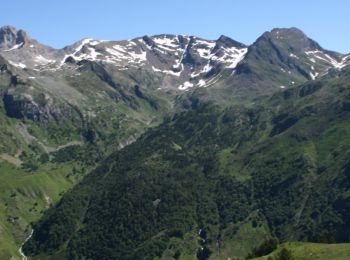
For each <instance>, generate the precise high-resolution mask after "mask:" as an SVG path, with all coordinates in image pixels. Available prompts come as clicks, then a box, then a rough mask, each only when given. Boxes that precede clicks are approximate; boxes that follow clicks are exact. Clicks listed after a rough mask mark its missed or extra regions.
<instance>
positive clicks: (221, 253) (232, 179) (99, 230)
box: [25, 70, 350, 259]
mask: <svg viewBox="0 0 350 260" xmlns="http://www.w3.org/2000/svg"><path fill="white" fill-rule="evenodd" d="M349 77H350V71H349V70H344V71H343V72H341V73H338V74H337V75H334V76H333V77H328V78H323V79H322V80H318V81H310V82H308V83H305V84H303V85H300V86H297V87H294V88H289V89H287V90H281V91H280V92H278V93H276V94H274V95H273V96H272V97H269V98H266V99H264V100H262V101H261V102H260V103H259V104H256V106H255V107H254V108H247V107H244V106H233V107H228V108H226V109H222V108H219V107H215V106H211V105H203V106H200V107H198V108H197V109H195V110H192V111H188V112H184V113H182V114H179V115H176V116H175V117H174V118H173V119H172V120H168V121H167V122H164V123H163V124H162V125H160V126H159V127H157V128H155V129H152V130H150V131H148V132H146V133H145V134H144V135H143V136H142V137H141V138H140V139H139V140H138V141H136V142H135V143H134V144H132V145H130V146H128V147H126V148H125V149H123V150H121V151H119V152H116V153H114V154H112V155H111V156H110V157H109V158H107V159H106V160H105V161H104V162H102V163H101V165H100V167H98V168H97V169H96V170H95V171H93V172H92V173H91V174H90V175H89V176H88V177H87V178H85V179H84V181H83V182H82V183H81V184H79V185H78V186H76V187H75V188H74V189H73V190H72V191H71V192H69V193H67V194H66V195H65V196H64V197H63V199H62V200H61V202H60V203H59V204H58V205H57V206H56V207H54V208H53V209H52V210H50V211H48V212H47V214H45V216H44V217H43V218H42V220H41V221H40V222H39V223H37V224H35V225H34V230H35V231H34V235H33V238H32V239H31V240H30V241H29V242H28V243H27V244H26V245H25V252H26V253H28V254H31V255H39V254H40V255H45V257H47V258H50V257H52V258H55V257H57V256H61V257H63V256H64V254H66V257H67V258H68V259H82V258H91V259H120V258H123V259H154V258H157V259H168V258H170V259H172V258H175V259H186V258H190V259H194V258H195V257H196V256H197V257H198V258H199V259H217V258H224V259H227V258H228V257H233V256H235V257H245V256H246V255H247V254H248V253H249V252H250V250H252V248H253V247H258V246H259V245H260V244H261V243H262V242H263V241H264V240H266V239H267V238H269V237H270V236H275V237H278V238H279V239H280V240H281V241H285V240H311V241H316V242H347V241H348V238H349V235H350V230H349V228H348V226H349V216H348V212H349V210H350V208H349V207H350V205H349V190H350V185H349V184H350V183H349V181H348V168H349V167H348V164H349V160H348V154H349V152H350V142H349V140H350V138H349V136H350V135H349V133H350V132H349V129H350V128H349V125H348V122H349V116H350V114H349V111H350V109H349V106H348V103H349V98H350V85H349V82H350V81H349V79H350V78H349ZM276 107H277V109H276ZM339 138H340V139H341V142H339ZM330 186H331V187H332V188H331V189H330ZM97 238H98V239H97ZM242 241H244V242H243V246H242Z"/></svg>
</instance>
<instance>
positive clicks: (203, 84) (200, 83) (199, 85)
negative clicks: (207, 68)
mask: <svg viewBox="0 0 350 260" xmlns="http://www.w3.org/2000/svg"><path fill="white" fill-rule="evenodd" d="M197 86H198V87H204V86H205V80H203V79H201V80H199V81H198V83H197Z"/></svg>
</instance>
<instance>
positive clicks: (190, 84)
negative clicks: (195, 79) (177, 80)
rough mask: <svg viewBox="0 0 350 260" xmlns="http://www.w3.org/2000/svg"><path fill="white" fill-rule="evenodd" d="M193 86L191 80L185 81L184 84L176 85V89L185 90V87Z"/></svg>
mask: <svg viewBox="0 0 350 260" xmlns="http://www.w3.org/2000/svg"><path fill="white" fill-rule="evenodd" d="M193 86H194V85H193V84H192V83H191V82H188V81H186V82H184V84H182V85H180V86H179V87H178V89H180V90H186V89H188V88H192V87H193Z"/></svg>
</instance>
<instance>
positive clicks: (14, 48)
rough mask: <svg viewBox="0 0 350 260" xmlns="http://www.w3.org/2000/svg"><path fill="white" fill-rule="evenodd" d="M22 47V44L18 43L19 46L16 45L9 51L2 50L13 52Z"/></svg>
mask: <svg viewBox="0 0 350 260" xmlns="http://www.w3.org/2000/svg"><path fill="white" fill-rule="evenodd" d="M22 46H23V42H22V43H20V44H16V45H14V46H13V47H12V48H11V49H8V50H4V51H13V50H16V49H18V48H20V47H22Z"/></svg>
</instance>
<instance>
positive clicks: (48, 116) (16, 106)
mask: <svg viewBox="0 0 350 260" xmlns="http://www.w3.org/2000/svg"><path fill="white" fill-rule="evenodd" d="M44 98H45V97H44ZM44 98H43V100H41V101H40V102H38V101H35V100H34V99H33V98H32V97H31V96H29V95H23V96H16V95H14V94H8V93H7V94H5V95H4V96H3V103H4V107H5V111H6V114H7V116H9V117H12V118H17V119H29V120H33V121H38V122H47V121H49V120H54V121H56V122H60V121H62V120H63V119H64V118H66V117H68V116H70V115H71V114H72V111H71V108H70V107H69V106H67V105H64V104H55V103H53V102H51V101H50V100H45V99H44Z"/></svg>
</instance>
